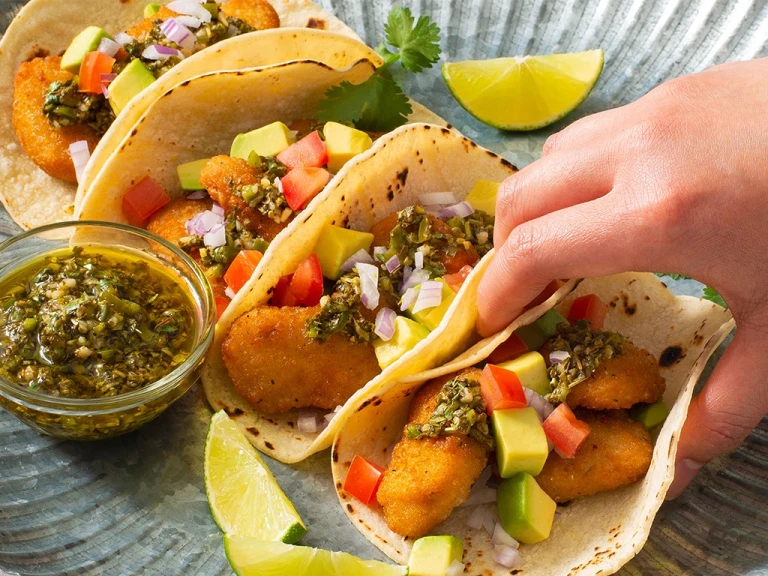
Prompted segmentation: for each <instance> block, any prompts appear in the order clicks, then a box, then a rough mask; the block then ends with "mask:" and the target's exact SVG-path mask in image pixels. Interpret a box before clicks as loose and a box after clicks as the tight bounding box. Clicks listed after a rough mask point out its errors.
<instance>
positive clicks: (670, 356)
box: [659, 346, 685, 368]
mask: <svg viewBox="0 0 768 576" xmlns="http://www.w3.org/2000/svg"><path fill="white" fill-rule="evenodd" d="M684 357H685V351H684V350H683V348H682V347H681V346H669V347H668V348H666V349H665V350H664V352H662V353H661V356H659V366H662V367H664V368H668V367H669V366H672V365H673V364H675V363H677V362H679V361H680V360H681V359H682V358H684Z"/></svg>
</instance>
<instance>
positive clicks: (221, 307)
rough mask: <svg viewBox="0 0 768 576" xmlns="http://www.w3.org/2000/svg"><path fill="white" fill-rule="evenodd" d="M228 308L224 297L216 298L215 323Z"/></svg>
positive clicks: (227, 300)
mask: <svg viewBox="0 0 768 576" xmlns="http://www.w3.org/2000/svg"><path fill="white" fill-rule="evenodd" d="M227 306H229V298H227V297H225V296H216V321H217V322H218V321H219V320H221V315H222V314H224V311H225V310H226V309H227Z"/></svg>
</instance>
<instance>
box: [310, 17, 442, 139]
mask: <svg viewBox="0 0 768 576" xmlns="http://www.w3.org/2000/svg"><path fill="white" fill-rule="evenodd" d="M384 32H385V34H386V42H385V43H382V44H381V45H379V46H378V48H376V51H377V52H378V53H379V54H381V56H382V58H383V59H384V64H383V65H382V66H381V67H380V68H378V69H377V70H376V72H374V73H373V75H372V76H371V77H370V78H368V80H366V81H365V82H363V83H361V84H352V83H351V82H346V81H345V82H342V83H341V84H339V85H338V86H334V87H333V88H330V89H329V90H328V91H327V92H326V93H325V99H323V100H321V101H320V103H319V104H318V109H317V118H318V120H320V121H321V122H329V121H336V122H351V123H353V124H354V125H355V127H357V128H359V129H360V130H366V131H369V132H388V131H390V130H393V129H394V128H397V127H398V126H400V125H402V124H405V122H406V120H407V119H408V115H409V114H410V113H411V112H412V108H411V104H410V102H409V101H408V96H406V95H405V93H404V92H403V89H402V88H401V87H400V85H399V84H398V83H397V82H396V81H395V79H394V78H393V77H392V71H391V67H392V66H393V65H394V64H395V63H397V62H398V61H399V62H400V64H401V65H402V67H403V68H404V69H405V70H407V71H409V72H413V73H414V74H415V73H418V72H421V71H422V70H424V69H426V68H431V67H432V65H433V64H435V63H436V62H437V61H438V60H439V58H440V28H439V27H438V26H437V24H435V23H434V22H432V20H430V19H429V17H428V16H419V18H418V20H416V19H415V18H414V17H413V14H411V10H410V9H409V8H402V7H400V6H395V7H394V8H392V10H391V11H390V12H389V16H388V18H387V23H386V24H385V25H384Z"/></svg>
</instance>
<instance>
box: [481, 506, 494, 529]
mask: <svg viewBox="0 0 768 576" xmlns="http://www.w3.org/2000/svg"><path fill="white" fill-rule="evenodd" d="M486 509H487V508H486ZM495 527H496V520H495V519H494V518H493V514H491V513H490V511H489V512H488V515H487V516H484V517H483V529H484V530H485V531H486V532H488V536H492V535H493V529H494V528H495Z"/></svg>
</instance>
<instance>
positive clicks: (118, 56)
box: [115, 46, 129, 62]
mask: <svg viewBox="0 0 768 576" xmlns="http://www.w3.org/2000/svg"><path fill="white" fill-rule="evenodd" d="M128 56H129V54H128V51H127V50H126V49H125V48H123V47H122V46H120V48H118V49H117V52H116V53H115V60H116V61H118V62H122V61H123V60H125V59H126V58H128Z"/></svg>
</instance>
